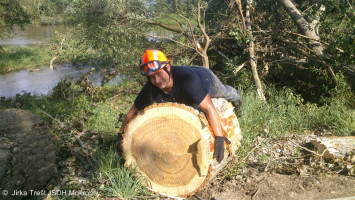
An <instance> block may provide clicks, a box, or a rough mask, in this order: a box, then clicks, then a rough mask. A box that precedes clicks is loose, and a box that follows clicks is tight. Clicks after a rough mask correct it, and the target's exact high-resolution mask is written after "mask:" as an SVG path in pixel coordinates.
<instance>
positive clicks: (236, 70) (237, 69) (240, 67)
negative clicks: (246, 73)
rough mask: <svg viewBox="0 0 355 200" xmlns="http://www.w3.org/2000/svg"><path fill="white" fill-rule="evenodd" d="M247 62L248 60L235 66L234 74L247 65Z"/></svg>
mask: <svg viewBox="0 0 355 200" xmlns="http://www.w3.org/2000/svg"><path fill="white" fill-rule="evenodd" d="M246 63H247V61H246V62H244V63H243V64H241V65H239V66H238V67H237V68H235V70H234V74H237V73H238V72H239V71H240V70H241V69H242V68H243V67H244V66H245V64H246Z"/></svg>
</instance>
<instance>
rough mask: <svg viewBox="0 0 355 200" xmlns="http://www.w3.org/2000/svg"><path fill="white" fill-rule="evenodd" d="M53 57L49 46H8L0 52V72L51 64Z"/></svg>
mask: <svg viewBox="0 0 355 200" xmlns="http://www.w3.org/2000/svg"><path fill="white" fill-rule="evenodd" d="M51 59H52V54H51V51H50V49H49V48H48V47H6V48H4V52H1V53H0V73H5V72H8V71H12V70H21V69H29V68H36V67H41V66H44V65H49V62H50V61H51Z"/></svg>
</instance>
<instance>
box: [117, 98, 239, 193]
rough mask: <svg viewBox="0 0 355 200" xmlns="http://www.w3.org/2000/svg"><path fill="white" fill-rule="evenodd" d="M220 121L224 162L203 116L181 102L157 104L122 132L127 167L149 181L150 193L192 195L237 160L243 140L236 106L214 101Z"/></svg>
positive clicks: (141, 114) (222, 101) (148, 108)
mask: <svg viewBox="0 0 355 200" xmlns="http://www.w3.org/2000/svg"><path fill="white" fill-rule="evenodd" d="M212 102H213V104H214V105H215V107H216V109H217V112H218V114H219V116H220V119H221V122H222V129H223V130H224V133H225V136H226V137H227V138H228V139H229V140H230V141H231V142H232V144H231V145H227V144H226V143H225V148H226V151H225V155H224V159H223V160H222V162H221V163H218V162H217V161H216V160H215V159H213V153H214V136H213V133H212V129H211V128H210V126H209V124H208V122H207V119H206V117H205V116H204V114H203V113H202V112H200V111H198V110H196V109H194V108H192V107H189V106H186V105H184V104H177V103H160V104H153V105H151V106H148V107H147V108H145V109H144V111H142V112H140V113H139V114H138V115H137V116H136V117H135V118H134V119H132V120H131V121H130V122H129V123H128V125H127V126H126V129H125V131H124V134H123V144H122V147H123V156H124V158H125V165H126V166H136V167H137V170H138V171H139V172H140V173H141V174H142V175H144V176H145V177H147V179H148V181H149V185H146V187H147V188H149V189H150V190H151V191H154V192H155V193H158V194H159V195H162V196H168V197H187V196H190V195H193V194H194V193H195V192H197V191H198V190H199V189H200V188H201V187H203V186H204V185H205V184H206V183H207V182H208V181H209V180H211V179H213V178H214V177H215V176H216V175H217V173H218V172H219V171H220V170H221V169H222V168H223V167H224V166H225V165H226V164H227V163H228V162H229V161H230V160H232V159H233V157H234V156H235V152H236V150H237V148H238V147H239V146H240V140H241V138H242V136H241V133H240V127H239V122H238V119H237V117H236V115H235V113H234V111H233V109H234V107H233V106H232V105H231V104H230V103H228V102H227V101H226V100H225V99H221V98H219V99H212Z"/></svg>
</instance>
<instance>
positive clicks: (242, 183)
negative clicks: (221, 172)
mask: <svg viewBox="0 0 355 200" xmlns="http://www.w3.org/2000/svg"><path fill="white" fill-rule="evenodd" d="M196 196H197V197H195V196H193V197H189V198H188V199H189V200H193V199H198V198H200V199H216V200H223V199H224V200H235V199H333V198H344V197H352V198H348V199H355V177H351V176H343V175H328V176H325V175H318V176H315V175H311V176H308V177H302V176H300V175H295V174H293V175H285V174H277V173H269V172H261V173H258V170H257V169H255V168H249V169H247V172H246V176H245V177H244V176H243V177H240V179H239V180H227V181H223V182H220V180H218V179H216V180H214V181H212V182H211V183H209V184H208V185H207V186H206V187H205V188H204V189H203V190H201V191H199V192H198V193H197V194H196Z"/></svg>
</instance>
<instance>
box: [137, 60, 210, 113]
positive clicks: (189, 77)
mask: <svg viewBox="0 0 355 200" xmlns="http://www.w3.org/2000/svg"><path fill="white" fill-rule="evenodd" d="M171 74H172V78H173V88H172V90H171V91H170V93H169V94H165V93H164V92H162V91H161V90H160V89H159V88H157V87H155V86H154V85H153V84H152V83H151V82H150V81H148V82H147V83H146V84H145V86H144V87H143V89H142V90H141V91H140V92H139V94H138V96H137V98H136V100H135V101H134V104H135V106H136V108H137V109H138V110H142V109H144V108H145V107H146V106H148V105H151V104H152V103H154V102H156V103H163V102H177V103H183V104H186V105H189V106H192V105H195V104H196V105H199V104H200V103H201V102H202V100H203V99H204V98H205V97H206V95H207V93H208V90H207V89H206V85H204V83H203V81H202V80H201V77H200V75H199V73H198V71H197V70H195V69H194V67H186V66H172V67H171Z"/></svg>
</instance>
